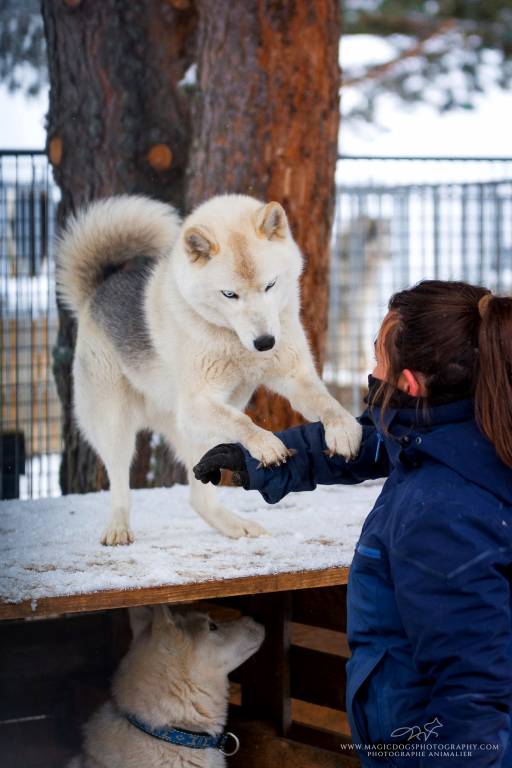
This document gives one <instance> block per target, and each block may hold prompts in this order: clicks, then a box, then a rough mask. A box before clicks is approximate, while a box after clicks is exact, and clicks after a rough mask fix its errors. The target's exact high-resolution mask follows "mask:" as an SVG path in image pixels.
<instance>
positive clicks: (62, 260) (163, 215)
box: [57, 195, 180, 314]
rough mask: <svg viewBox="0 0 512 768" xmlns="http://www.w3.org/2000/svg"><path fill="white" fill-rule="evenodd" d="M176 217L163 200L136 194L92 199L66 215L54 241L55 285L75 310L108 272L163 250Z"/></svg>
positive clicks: (174, 230) (160, 255)
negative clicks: (74, 211)
mask: <svg viewBox="0 0 512 768" xmlns="http://www.w3.org/2000/svg"><path fill="white" fill-rule="evenodd" d="M179 227H180V219H179V216H178V214H177V213H176V211H175V210H174V208H172V207H171V206H170V205H167V204H166V203H161V202H158V201H157V200H151V199H149V198H147V197H142V196H137V195H119V196H117V197H111V198H108V199H105V200H97V201H96V202H94V203H92V204H91V205H89V206H87V207H85V208H83V209H81V210H80V211H79V212H78V214H77V215H76V216H73V217H71V218H70V219H69V221H68V223H67V225H66V228H65V230H64V232H63V233H62V234H61V236H60V238H59V243H58V258H57V290H58V293H59V296H60V297H61V299H62V300H63V301H64V303H65V304H66V306H67V307H68V308H69V309H71V310H72V311H73V312H74V313H75V314H77V313H78V311H79V310H80V309H81V307H82V306H83V304H84V303H85V301H86V300H87V299H88V298H90V297H91V296H92V295H93V294H94V291H95V290H96V288H97V287H98V285H99V284H100V283H101V282H102V281H103V280H104V279H105V278H106V277H107V276H108V274H109V273H110V272H111V271H113V270H115V269H116V267H117V268H118V267H120V266H121V265H122V264H123V263H125V262H127V261H130V260H132V259H134V258H141V257H143V258H146V259H148V260H151V261H153V262H156V261H158V260H159V259H161V258H163V257H164V256H165V255H167V254H168V253H169V252H170V250H171V248H172V246H173V245H174V243H175V241H176V238H177V236H178V232H179Z"/></svg>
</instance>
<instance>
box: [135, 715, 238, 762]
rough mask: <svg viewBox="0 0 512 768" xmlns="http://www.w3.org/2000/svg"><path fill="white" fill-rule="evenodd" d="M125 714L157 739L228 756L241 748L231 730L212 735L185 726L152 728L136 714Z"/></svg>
mask: <svg viewBox="0 0 512 768" xmlns="http://www.w3.org/2000/svg"><path fill="white" fill-rule="evenodd" d="M124 716H125V718H126V719H127V720H128V722H129V723H131V724H132V725H133V726H135V728H138V729H139V731H144V733H147V734H148V736H154V737H155V739H161V740H162V741H167V742H169V744H177V745H178V746H180V747H190V748H191V749H218V750H219V752H222V754H223V755H226V757H230V755H234V754H235V753H236V752H238V750H239V748H240V741H239V740H238V737H237V736H235V734H234V733H231V731H223V732H222V733H221V734H220V736H210V734H209V733H201V732H198V731H187V730H185V729H184V728H152V727H151V726H150V725H147V723H143V722H142V720H139V719H138V718H137V717H135V715H130V714H127V713H124ZM230 739H232V740H233V747H232V749H231V750H227V749H226V744H227V743H228V742H229V740H230Z"/></svg>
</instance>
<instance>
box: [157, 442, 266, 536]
mask: <svg viewBox="0 0 512 768" xmlns="http://www.w3.org/2000/svg"><path fill="white" fill-rule="evenodd" d="M169 438H170V435H169ZM170 442H172V445H173V447H174V449H175V451H176V454H177V455H178V456H180V457H181V460H182V461H183V463H184V464H185V466H186V467H187V474H188V481H189V484H190V504H191V506H192V508H193V509H194V510H195V511H196V512H197V514H198V515H199V516H200V517H202V518H203V520H204V521H205V523H207V524H208V525H209V526H211V527H212V528H215V529H216V530H217V531H220V533H223V534H224V536H229V538H231V539H240V538H242V537H243V536H268V531H266V530H265V528H263V526H262V525H260V524H259V523H257V522H256V520H247V519H246V518H244V517H238V515H235V514H233V513H232V512H230V511H229V510H228V509H226V507H224V506H223V505H222V504H221V503H220V502H219V500H218V496H217V490H216V488H214V487H213V486H212V485H210V484H208V485H204V484H203V483H201V482H200V481H199V480H196V478H195V477H194V473H193V471H192V467H193V466H194V465H195V464H197V462H198V461H199V459H200V458H201V456H202V455H203V454H204V453H206V451H207V450H208V448H211V445H203V446H198V445H196V444H194V445H193V448H191V444H190V442H189V441H188V440H187V438H185V437H183V436H182V435H180V433H179V432H178V431H177V430H176V431H175V432H174V434H173V436H172V440H170Z"/></svg>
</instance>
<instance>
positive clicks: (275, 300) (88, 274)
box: [57, 195, 361, 544]
mask: <svg viewBox="0 0 512 768" xmlns="http://www.w3.org/2000/svg"><path fill="white" fill-rule="evenodd" d="M301 271H302V258H301V254H300V251H299V248H298V246H297V244H296V243H295V241H294V239H293V237H292V235H291V232H290V229H289V226H288V222H287V218H286V214H285V212H284V210H283V208H282V207H281V205H279V203H275V202H274V203H268V204H266V205H265V204H264V203H261V202H260V201H258V200H255V199H254V198H252V197H246V196H244V195H221V196H219V197H214V198H212V199H211V200H208V201H207V202H205V203H203V204H202V205H200V206H199V207H198V208H197V209H196V210H195V211H193V213H192V214H190V216H188V218H186V219H185V221H184V222H183V224H182V225H181V224H180V220H179V218H178V215H177V214H176V212H175V211H174V209H173V208H171V207H170V206H169V205H166V204H164V203H160V202H156V201H154V200H150V199H148V198H144V197H137V196H119V197H113V198H108V199H106V200H102V201H98V202H95V203H93V204H92V205H91V206H90V207H89V208H88V209H86V210H84V211H82V212H81V213H79V214H78V216H77V217H76V218H73V219H71V221H70V222H69V224H68V226H67V229H66V231H65V232H64V234H63V236H62V238H61V242H60V246H59V254H58V275H57V280H58V289H59V292H60V296H61V297H62V298H63V300H64V301H65V302H66V303H67V305H68V306H69V307H70V308H71V309H72V310H73V311H74V313H75V314H76V316H77V318H78V334H77V341H76V351H75V359H74V366H73V372H74V392H75V395H74V397H75V402H74V406H75V414H76V417H77V420H78V423H79V425H80V427H81V429H82V431H83V433H84V435H85V437H86V438H87V439H88V441H89V442H90V443H91V445H92V446H93V447H94V448H95V450H96V451H97V453H98V454H99V456H100V457H101V459H102V460H103V462H104V464H105V466H106V469H107V472H108V476H109V480H110V489H111V510H112V511H111V518H110V521H109V523H108V525H107V528H106V530H105V532H104V534H103V537H102V539H101V541H102V543H103V544H129V543H130V542H131V541H133V535H132V532H131V530H130V525H129V510H130V493H129V469H130V463H131V461H132V457H133V453H134V448H135V437H136V433H137V432H138V431H139V430H142V429H152V430H154V431H157V432H159V433H161V434H163V435H164V437H165V438H166V439H167V440H168V441H169V443H170V444H171V445H172V447H173V448H174V451H175V454H176V456H177V457H178V458H179V459H180V460H181V461H182V462H183V463H184V464H185V466H186V467H187V469H188V477H189V482H190V490H191V494H190V500H191V504H192V506H193V508H194V509H195V510H196V512H198V513H199V514H200V515H201V517H202V518H203V519H204V520H205V521H206V522H207V523H208V524H209V525H211V526H212V527H213V528H216V529H217V530H219V531H221V532H222V533H223V534H225V535H227V536H230V537H233V538H238V537H240V536H258V535H260V534H263V533H265V531H264V529H263V528H262V527H261V526H260V525H259V524H258V523H256V522H255V521H250V520H245V519H242V518H240V517H238V516H236V515H234V514H232V513H231V512H229V511H228V510H227V509H226V508H224V507H223V506H221V505H220V503H219V502H218V501H217V497H216V491H215V488H213V487H212V486H211V485H210V484H208V485H203V484H202V483H201V482H199V481H197V480H195V478H194V476H193V473H192V471H191V469H192V467H193V466H194V464H195V463H197V461H198V460H199V459H200V458H201V456H202V455H203V454H204V453H205V452H206V451H207V450H208V449H209V448H211V447H212V446H214V445H216V444H217V443H220V442H239V443H241V444H242V445H244V446H245V447H246V448H247V449H248V450H249V452H250V453H251V454H252V455H253V456H254V457H255V458H256V459H259V461H260V462H261V463H262V464H263V465H271V464H276V463H279V462H282V461H285V460H286V459H287V458H288V455H289V454H288V451H287V449H286V447H285V446H284V444H283V443H282V442H281V440H279V439H278V438H277V437H276V436H275V435H274V434H272V432H269V431H267V430H264V429H261V428H260V427H258V426H256V425H255V424H254V423H253V422H252V420H251V419H250V418H249V416H247V415H245V414H244V413H243V409H244V408H245V406H246V404H247V402H248V401H249V399H250V397H251V395H252V394H253V392H254V391H255V389H256V388H257V387H258V386H259V385H260V384H264V385H265V386H266V387H267V388H268V389H270V390H273V391H274V392H278V393H280V394H281V395H284V396H285V397H287V398H288V399H289V401H290V403H291V404H292V406H293V407H294V408H295V409H296V410H297V411H299V412H300V413H302V414H303V415H304V416H305V418H307V419H309V420H312V421H313V420H321V421H322V422H323V424H324V426H325V431H326V443H327V446H328V449H329V450H330V451H331V452H332V453H338V454H342V455H344V456H345V457H347V458H349V457H351V456H353V455H355V454H356V453H357V450H358V448H359V443H360V438H361V428H360V426H359V424H358V422H356V420H355V419H354V418H353V417H352V416H351V415H350V414H349V413H348V412H347V411H346V410H345V409H344V408H342V407H341V405H340V404H339V403H338V402H337V401H336V400H335V399H334V398H333V397H331V395H330V394H329V393H328V391H327V389H326V387H325V386H324V384H323V383H322V381H321V380H320V378H319V377H318V375H317V373H316V371H315V366H314V364H313V360H312V357H311V353H310V349H309V346H308V342H307V339H306V336H305V333H304V330H303V328H302V325H301V322H300V318H299V309H300V306H299V304H300V302H299V276H300V273H301Z"/></svg>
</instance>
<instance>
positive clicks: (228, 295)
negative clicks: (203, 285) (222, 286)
mask: <svg viewBox="0 0 512 768" xmlns="http://www.w3.org/2000/svg"><path fill="white" fill-rule="evenodd" d="M221 293H222V295H223V296H225V297H226V299H238V293H235V292H234V291H221Z"/></svg>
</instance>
